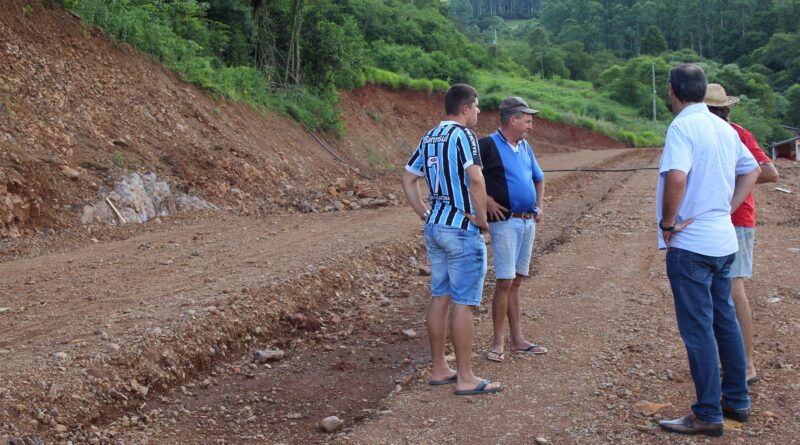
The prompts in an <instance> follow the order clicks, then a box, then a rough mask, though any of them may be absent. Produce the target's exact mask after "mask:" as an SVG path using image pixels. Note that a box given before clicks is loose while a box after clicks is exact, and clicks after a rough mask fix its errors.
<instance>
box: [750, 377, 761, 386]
mask: <svg viewBox="0 0 800 445" xmlns="http://www.w3.org/2000/svg"><path fill="white" fill-rule="evenodd" d="M760 381H761V376H760V375H757V376H755V377H753V378H750V379H747V386H750V385H752V384H754V383H758V382H760Z"/></svg>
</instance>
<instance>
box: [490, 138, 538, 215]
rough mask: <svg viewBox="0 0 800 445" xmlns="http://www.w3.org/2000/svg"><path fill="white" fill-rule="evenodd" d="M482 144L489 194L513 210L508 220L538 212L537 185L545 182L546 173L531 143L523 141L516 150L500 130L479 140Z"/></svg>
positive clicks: (518, 143) (510, 210)
mask: <svg viewBox="0 0 800 445" xmlns="http://www.w3.org/2000/svg"><path fill="white" fill-rule="evenodd" d="M478 145H479V146H480V153H481V154H480V156H481V162H482V163H483V176H484V177H485V178H486V193H487V194H488V195H489V196H491V197H492V198H494V200H495V201H497V203H498V204H500V205H501V206H503V207H505V208H507V209H508V210H509V211H508V214H506V215H505V217H506V219H508V218H509V216H510V213H511V212H519V213H532V212H534V211H536V210H537V209H536V189H535V188H534V184H535V183H537V182H541V181H543V180H544V172H543V171H542V169H541V167H539V163H538V162H536V156H534V154H533V148H531V145H530V144H529V143H528V141H526V140H525V139H522V140H520V141H519V142H517V146H516V147H512V146H511V144H509V143H508V139H506V137H505V136H504V135H503V132H502V131H500V130H497V131H496V132H494V133H492V134H491V135H489V136H486V137H484V138H482V139H481V140H480V141H478Z"/></svg>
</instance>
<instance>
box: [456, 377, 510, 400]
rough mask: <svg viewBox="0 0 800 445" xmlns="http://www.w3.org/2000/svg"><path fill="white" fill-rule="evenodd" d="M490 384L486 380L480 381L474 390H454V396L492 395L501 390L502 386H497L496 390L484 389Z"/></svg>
mask: <svg viewBox="0 0 800 445" xmlns="http://www.w3.org/2000/svg"><path fill="white" fill-rule="evenodd" d="M491 383H492V382H490V381H488V380H481V382H480V383H478V386H476V387H475V388H473V389H462V390H456V391H455V392H454V394H455V395H457V396H474V395H478V394H494V393H497V392H500V391H502V390H503V387H502V386H498V387H497V388H492V389H486V387H487V386H489V385H490V384H491Z"/></svg>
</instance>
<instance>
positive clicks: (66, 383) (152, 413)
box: [0, 150, 800, 444]
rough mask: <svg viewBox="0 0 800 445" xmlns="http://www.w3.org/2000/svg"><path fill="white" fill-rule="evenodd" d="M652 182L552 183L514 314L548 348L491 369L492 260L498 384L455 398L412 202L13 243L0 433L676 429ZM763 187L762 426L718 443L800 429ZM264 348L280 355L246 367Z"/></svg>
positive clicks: (780, 237)
mask: <svg viewBox="0 0 800 445" xmlns="http://www.w3.org/2000/svg"><path fill="white" fill-rule="evenodd" d="M657 156H658V152H657V151H646V150H639V151H631V150H620V151H613V150H608V151H601V152H582V151H581V152H575V153H570V154H553V155H549V156H542V157H541V161H542V163H543V165H544V166H545V168H550V169H553V168H566V167H574V166H589V165H593V166H597V165H599V166H607V167H631V166H642V165H654V163H655V162H656V160H657ZM654 175H655V174H654V172H653V171H647V170H645V171H639V172H626V173H606V174H588V173H574V174H563V173H562V174H552V175H549V176H548V191H547V194H546V195H547V196H546V202H547V206H546V207H545V211H546V212H547V214H546V215H547V216H546V217H547V219H546V221H545V222H544V223H543V224H541V225H540V227H539V231H538V239H537V248H536V252H537V257H536V260H535V261H534V266H533V268H534V275H533V278H532V279H531V280H529V281H528V282H527V283H526V284H525V286H524V293H523V300H524V305H523V309H524V323H525V329H526V332H528V333H529V334H530V335H531V336H533V338H534V339H535V340H537V341H538V342H540V343H542V344H543V345H545V346H547V347H548V348H549V349H550V351H551V352H550V353H549V354H547V355H546V356H543V357H536V358H527V357H510V358H509V359H507V360H506V361H505V362H504V363H503V364H495V363H490V362H486V361H484V360H482V354H483V352H484V350H485V348H486V347H487V346H488V339H489V335H490V332H491V318H490V313H489V307H490V301H488V300H489V299H490V297H489V296H490V295H491V292H492V280H493V277H492V275H491V272H490V275H489V276H488V277H487V283H486V289H485V293H484V295H485V296H486V297H485V299H484V305H483V306H482V308H481V310H480V311H479V313H478V316H477V318H476V320H477V327H478V329H477V331H476V339H478V342H477V344H476V348H475V353H476V363H477V371H478V373H479V375H482V376H486V377H489V378H492V379H495V380H499V381H501V382H503V383H504V384H505V385H507V389H506V391H504V393H503V394H501V395H498V396H492V397H481V398H477V397H475V398H457V397H455V396H453V395H451V394H450V393H449V391H450V390H451V388H447V387H436V388H434V387H428V386H427V385H425V384H424V381H425V376H426V371H425V369H426V366H427V355H426V338H425V335H424V325H423V307H424V305H425V303H426V301H427V298H428V297H427V292H428V291H427V285H428V277H426V276H424V273H421V272H420V269H423V272H424V266H425V265H424V262H425V255H424V248H423V246H422V244H421V237H420V227H419V223H418V221H417V220H416V218H414V216H413V214H412V213H411V212H410V211H409V210H408V209H407V208H405V207H389V208H384V209H381V210H376V211H357V212H346V213H343V214H324V215H301V216H297V215H295V216H281V217H274V218H269V219H254V218H245V217H234V216H219V215H200V216H194V217H191V218H188V219H183V220H168V221H165V222H164V223H163V224H162V225H160V226H159V225H155V224H153V225H148V226H146V227H143V228H141V229H137V230H134V231H132V232H131V231H126V230H127V229H115V230H111V231H109V232H108V233H107V234H105V236H99V235H98V237H99V239H98V242H97V243H94V242H91V241H88V240H87V239H85V238H80V239H65V240H63V241H62V242H54V243H51V244H49V245H48V249H50V250H52V251H53V253H48V254H37V252H36V251H35V249H34V247H36V246H33V247H31V246H28V250H27V251H25V249H22V251H20V252H18V254H19V255H18V257H19V259H16V260H12V261H6V262H4V263H2V264H0V277H2V278H1V279H0V307H7V308H8V309H9V310H8V311H6V312H4V313H1V314H0V354H2V355H1V356H0V357H1V358H2V367H0V401H2V404H1V405H0V438H2V437H3V434H8V435H11V436H13V437H16V438H20V437H23V436H27V437H30V438H38V437H44V438H46V439H47V440H48V442H47V443H50V442H51V441H52V443H66V441H67V440H72V441H73V443H116V442H117V441H118V440H122V441H123V442H124V443H187V444H190V443H269V444H271V443H324V442H331V441H347V442H350V443H387V444H388V443H392V444H394V443H448V442H458V443H520V442H522V443H530V442H531V441H533V440H534V439H536V438H537V437H541V438H544V439H546V440H548V441H549V442H550V443H612V442H613V443H643V442H648V443H653V442H656V443H658V442H664V443H676V441H678V442H679V441H681V440H682V439H681V438H676V437H673V436H667V435H664V434H663V433H660V432H658V431H655V430H654V429H653V425H654V423H655V420H657V419H658V418H660V417H661V416H676V415H682V414H684V411H685V410H686V409H688V405H689V403H691V398H692V396H691V394H692V385H691V379H690V377H689V374H688V369H687V364H686V361H685V353H684V352H683V346H682V344H681V342H680V338H679V337H678V334H677V331H676V327H675V322H674V316H673V312H672V302H671V295H670V293H669V291H668V288H667V282H666V277H665V276H664V273H663V254H662V253H660V252H658V251H657V250H656V249H655V248H654V241H653V237H654V231H653V230H652V228H653V227H652V226H653V224H654V223H653V222H652V220H653V206H654V198H653V195H654V186H655V177H654ZM782 185H785V186H787V187H788V188H790V189H795V190H800V175H798V173H796V172H795V171H792V170H788V171H787V172H786V173H785V174H784V179H783V180H782ZM759 193H760V194H759V195H758V196H757V199H759V204H760V209H761V213H760V215H761V222H762V225H761V227H760V228H759V232H758V233H759V235H758V236H759V240H760V242H759V245H758V248H757V249H756V264H757V268H758V272H757V275H756V277H755V278H754V279H753V280H752V281H751V282H750V283H748V286H749V287H748V291H749V292H750V295H751V301H752V302H753V305H754V311H755V316H756V324H757V326H758V330H757V332H758V336H757V338H756V349H757V352H758V354H757V356H756V357H757V360H758V362H759V364H760V367H759V369H760V370H761V373H762V375H763V376H764V377H765V381H764V382H763V383H762V384H759V386H754V388H753V391H754V410H755V414H756V415H755V416H754V419H753V421H752V422H750V423H749V424H747V425H734V424H731V425H729V428H731V430H730V431H729V432H728V434H727V435H726V436H725V439H726V442H720V443H730V441H731V439H730V438H731V437H732V438H733V440H735V441H738V440H745V439H746V440H747V441H749V442H753V443H785V442H782V441H781V438H783V437H794V436H791V434H792V433H794V434H795V435H796V433H797V432H800V420H799V419H800V411H799V410H798V404H797V402H796V400H797V399H798V396H800V385H798V384H797V381H798V379H797V369H796V368H797V366H798V364H797V357H798V356H799V354H798V353H800V351H799V350H798V349H800V347H798V344H797V342H796V340H795V339H794V337H795V336H796V335H797V334H798V330H799V329H800V326H799V325H798V322H797V320H798V315H800V308H799V307H798V303H800V293H798V289H800V283H798V281H797V278H796V274H794V273H793V270H796V264H797V258H798V255H800V254H798V253H795V252H794V251H791V250H787V249H790V248H797V247H800V229H798V216H797V214H796V213H797V208H798V201H797V194H793V195H783V194H777V193H776V192H774V191H772V188H771V187H766V186H763V187H760V188H759ZM114 238H119V239H116V240H115V239H114ZM86 241H88V245H85V244H81V243H83V242H86ZM792 262H793V264H794V265H795V266H791V264H792ZM768 265H769V266H768ZM786 265H788V266H786ZM792 267H793V268H794V269H792ZM776 298H777V299H778V300H777V301H775V299H776ZM409 329H413V330H414V331H415V333H416V334H417V335H409V333H408V332H406V333H405V334H404V333H403V331H407V330H409ZM263 349H280V350H281V351H283V352H284V354H285V358H284V359H283V360H280V361H277V362H271V363H266V364H261V363H258V364H257V363H254V361H253V360H252V353H253V352H254V351H256V350H263ZM387 396H388V397H387ZM643 402H654V403H664V404H672V405H671V406H670V405H666V406H664V407H661V408H660V410H658V411H657V412H656V413H653V414H650V415H645V414H642V411H646V410H647V409H655V408H658V406H656V405H652V404H651V405H645V404H641V405H640V403H643ZM453 407H457V409H453ZM329 415H337V416H339V417H340V418H342V419H343V420H344V421H345V427H344V430H343V431H342V432H340V433H338V434H333V435H329V434H325V433H320V432H319V431H318V430H317V429H316V424H317V422H318V421H319V420H320V419H322V418H324V417H326V416H329ZM787 434H790V436H787ZM0 443H2V441H0ZM687 443H688V440H687Z"/></svg>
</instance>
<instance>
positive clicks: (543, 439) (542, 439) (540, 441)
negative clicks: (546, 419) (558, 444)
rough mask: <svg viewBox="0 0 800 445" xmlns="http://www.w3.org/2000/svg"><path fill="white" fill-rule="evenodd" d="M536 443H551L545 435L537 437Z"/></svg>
mask: <svg viewBox="0 0 800 445" xmlns="http://www.w3.org/2000/svg"><path fill="white" fill-rule="evenodd" d="M536 443H540V444H544V443H550V441H548V440H547V439H545V438H544V437H537V438H536Z"/></svg>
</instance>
